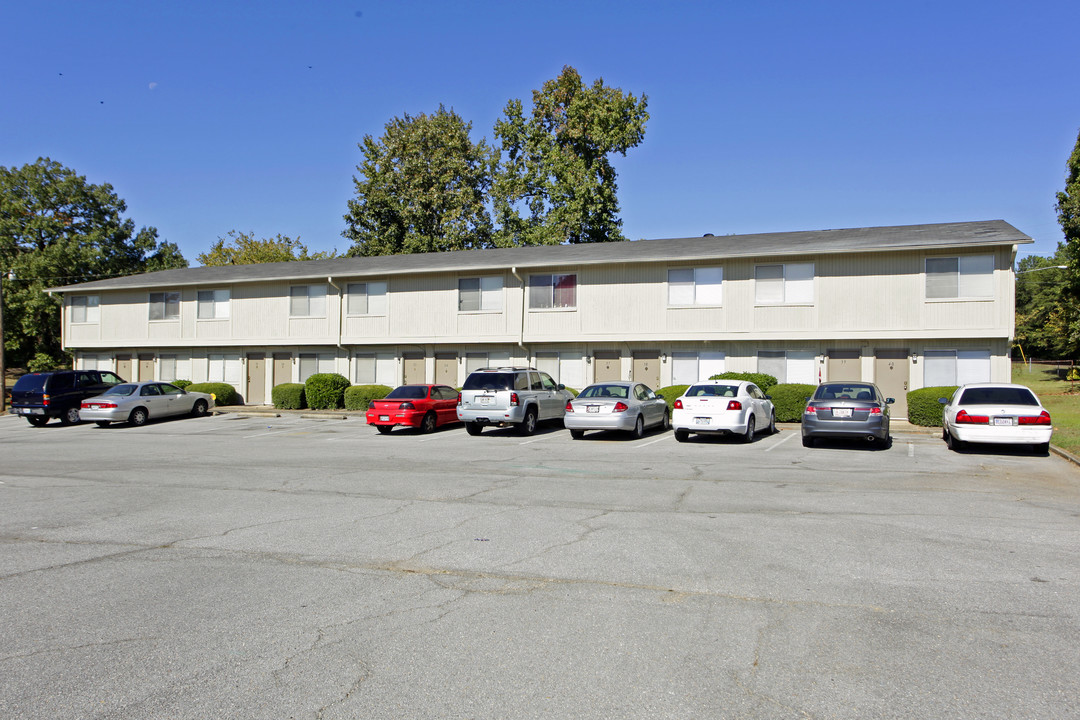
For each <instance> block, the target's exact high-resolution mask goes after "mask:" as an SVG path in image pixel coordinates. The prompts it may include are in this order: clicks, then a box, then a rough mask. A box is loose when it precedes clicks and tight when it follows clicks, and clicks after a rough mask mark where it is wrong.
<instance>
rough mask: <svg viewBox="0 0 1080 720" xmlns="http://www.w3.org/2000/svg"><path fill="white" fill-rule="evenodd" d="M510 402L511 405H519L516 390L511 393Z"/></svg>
mask: <svg viewBox="0 0 1080 720" xmlns="http://www.w3.org/2000/svg"><path fill="white" fill-rule="evenodd" d="M510 404H511V405H517V404H518V396H517V393H515V392H512V393H510Z"/></svg>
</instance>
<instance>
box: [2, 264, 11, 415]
mask: <svg viewBox="0 0 1080 720" xmlns="http://www.w3.org/2000/svg"><path fill="white" fill-rule="evenodd" d="M8 274H12V273H8ZM4 412H7V367H6V366H5V365H4V275H3V273H0V414H2V413H4Z"/></svg>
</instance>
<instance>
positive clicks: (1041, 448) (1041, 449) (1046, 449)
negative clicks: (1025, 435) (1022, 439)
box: [1031, 442, 1050, 457]
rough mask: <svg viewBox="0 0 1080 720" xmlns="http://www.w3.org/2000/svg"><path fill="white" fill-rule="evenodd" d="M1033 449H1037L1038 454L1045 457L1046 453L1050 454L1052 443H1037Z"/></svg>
mask: <svg viewBox="0 0 1080 720" xmlns="http://www.w3.org/2000/svg"><path fill="white" fill-rule="evenodd" d="M1031 449H1032V450H1034V451H1035V454H1036V455H1042V456H1044V457H1045V456H1046V455H1049V454H1050V443H1048V442H1044V443H1038V444H1036V445H1032V446H1031Z"/></svg>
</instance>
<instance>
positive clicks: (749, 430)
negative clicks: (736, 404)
mask: <svg viewBox="0 0 1080 720" xmlns="http://www.w3.org/2000/svg"><path fill="white" fill-rule="evenodd" d="M743 442H747V443H752V442H754V415H753V413H751V414H750V417H748V418H747V419H746V433H745V434H744V435H743Z"/></svg>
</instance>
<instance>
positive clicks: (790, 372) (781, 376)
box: [757, 350, 817, 385]
mask: <svg viewBox="0 0 1080 720" xmlns="http://www.w3.org/2000/svg"><path fill="white" fill-rule="evenodd" d="M815 365H816V363H815V353H814V351H813V350H759V351H758V363H757V368H758V369H757V371H758V372H759V373H765V374H766V375H772V376H773V377H774V378H776V379H777V381H778V382H782V383H802V384H805V385H816V384H817V373H816V372H815V369H816V368H815Z"/></svg>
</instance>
